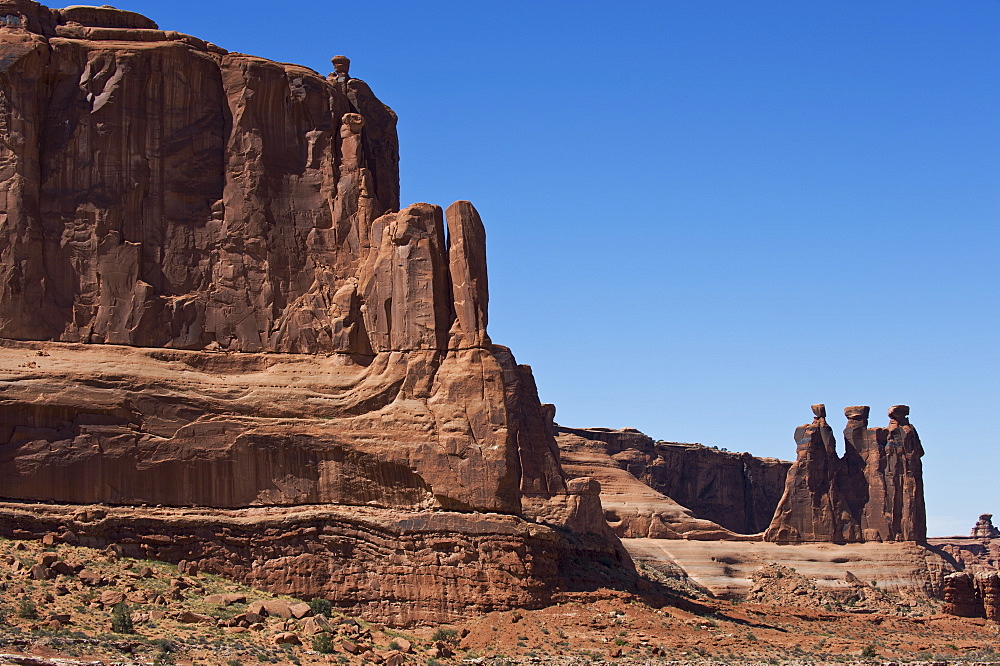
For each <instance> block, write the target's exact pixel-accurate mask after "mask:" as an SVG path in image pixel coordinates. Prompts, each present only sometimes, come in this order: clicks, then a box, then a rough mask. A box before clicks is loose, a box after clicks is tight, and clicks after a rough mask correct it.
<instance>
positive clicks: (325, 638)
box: [312, 632, 334, 654]
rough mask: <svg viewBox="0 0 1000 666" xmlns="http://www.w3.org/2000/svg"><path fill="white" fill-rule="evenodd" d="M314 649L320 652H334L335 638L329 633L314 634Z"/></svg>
mask: <svg viewBox="0 0 1000 666" xmlns="http://www.w3.org/2000/svg"><path fill="white" fill-rule="evenodd" d="M312 649H313V650H315V651H316V652H319V653H320V654H333V651H334V648H333V638H331V637H330V634H328V633H325V632H324V633H320V634H316V635H315V636H313V639H312Z"/></svg>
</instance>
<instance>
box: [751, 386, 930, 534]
mask: <svg viewBox="0 0 1000 666" xmlns="http://www.w3.org/2000/svg"><path fill="white" fill-rule="evenodd" d="M909 411H910V409H909V407H907V406H905V405H896V406H894V407H892V408H891V409H890V410H889V427H888V428H869V427H868V414H869V408H868V407H865V406H857V407H847V408H845V409H844V413H845V415H846V416H847V427H846V428H845V429H844V442H845V452H844V455H843V457H840V456H838V455H837V450H836V442H835V440H834V438H833V432H832V431H831V430H830V427H829V426H828V425H827V423H826V408H825V407H824V406H823V405H813V413H814V414H815V416H816V418H815V419H814V420H813V422H812V423H811V424H807V425H804V426H801V427H799V428H798V429H797V430H796V431H795V440H796V444H797V457H796V461H795V464H794V465H793V466H792V468H791V470H789V476H788V482H787V484H786V487H785V494H784V495H783V496H782V499H781V502H780V504H779V506H778V510H777V512H776V513H775V516H774V520H773V521H772V523H771V526H770V527H769V528H768V530H767V532H766V533H765V535H764V538H765V539H766V540H768V541H777V542H781V543H792V542H800V541H832V542H835V543H847V542H856V541H917V542H923V541H925V540H926V537H927V526H926V523H927V520H926V511H925V509H924V488H923V469H922V464H921V461H920V459H921V457H922V456H923V454H924V451H923V448H922V446H921V444H920V438H919V437H918V436H917V431H916V429H915V428H914V427H913V426H912V425H910V422H909V419H908V418H907V417H908V415H909Z"/></svg>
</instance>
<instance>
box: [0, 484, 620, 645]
mask: <svg viewBox="0 0 1000 666" xmlns="http://www.w3.org/2000/svg"><path fill="white" fill-rule="evenodd" d="M0 535H2V536H4V537H7V538H22V539H28V538H42V537H43V536H45V535H50V538H53V537H54V538H55V540H56V541H66V542H69V543H74V544H78V545H82V546H89V547H97V548H102V547H107V546H112V547H114V549H115V550H116V551H117V552H119V553H121V554H122V555H125V556H128V557H141V558H151V559H157V560H162V561H166V562H181V561H192V560H196V561H197V563H198V567H199V569H200V570H201V571H202V572H207V573H214V574H220V575H224V576H226V577H228V578H231V579H234V580H238V581H241V582H244V583H247V584H250V585H253V586H255V587H260V588H263V589H267V590H270V591H273V592H275V593H282V594H290V595H293V596H298V597H304V598H312V597H317V596H318V597H324V598H328V599H330V600H331V601H332V602H333V603H334V605H335V606H336V607H337V608H339V609H341V610H342V611H344V612H346V613H348V614H351V615H356V616H359V617H363V618H365V619H367V620H370V621H378V622H386V623H390V624H393V625H395V626H407V625H412V624H429V623H441V622H450V621H453V620H456V619H459V618H462V617H468V616H469V615H473V614H478V613H485V612H490V611H494V610H506V609H511V608H537V607H540V606H544V605H546V604H549V603H551V602H552V599H553V597H554V596H556V595H558V594H559V593H560V592H563V591H572V590H581V589H588V588H590V589H592V588H593V587H596V586H610V587H617V586H622V585H626V586H631V585H634V583H635V581H634V578H633V577H631V575H630V574H629V568H627V567H623V566H622V564H623V563H622V561H621V560H619V559H617V557H616V554H615V552H614V550H613V549H609V548H608V542H607V541H606V540H604V539H601V538H596V537H586V536H581V535H571V534H568V533H567V532H565V531H560V530H555V529H552V528H549V527H546V526H542V525H538V524H535V523H530V522H527V521H525V520H522V519H520V518H517V517H515V516H503V515H497V514H465V513H451V512H401V511H388V510H385V509H377V508H358V507H352V508H345V507H333V506H300V507H296V508H294V509H276V508H273V507H272V508H260V509H243V510H229V511H227V510H205V509H164V508H122V507H109V506H52V505H47V506H43V505H26V504H4V503H0ZM581 560H585V561H586V562H587V563H588V564H587V566H586V567H581V566H579V564H578V562H579V561H581Z"/></svg>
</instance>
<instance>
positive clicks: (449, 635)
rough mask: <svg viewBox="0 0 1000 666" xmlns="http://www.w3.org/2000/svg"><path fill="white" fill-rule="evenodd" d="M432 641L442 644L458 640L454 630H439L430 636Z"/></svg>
mask: <svg viewBox="0 0 1000 666" xmlns="http://www.w3.org/2000/svg"><path fill="white" fill-rule="evenodd" d="M431 640H432V641H441V642H443V643H454V642H455V641H457V640H458V632H457V631H455V630H454V629H445V628H443V627H442V628H439V629H438V630H437V631H435V632H434V635H433V636H431Z"/></svg>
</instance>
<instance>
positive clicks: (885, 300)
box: [116, 0, 1000, 535]
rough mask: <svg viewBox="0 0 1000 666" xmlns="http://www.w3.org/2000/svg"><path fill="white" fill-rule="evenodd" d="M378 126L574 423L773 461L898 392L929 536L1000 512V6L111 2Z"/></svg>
mask: <svg viewBox="0 0 1000 666" xmlns="http://www.w3.org/2000/svg"><path fill="white" fill-rule="evenodd" d="M116 6H118V7H120V8H122V9H132V10H134V11H139V12H142V13H144V14H146V15H147V16H149V17H151V18H153V19H154V20H155V21H157V22H158V23H159V24H160V27H162V28H164V29H173V30H180V31H182V32H189V33H192V34H195V35H197V36H199V37H202V38H205V39H208V40H210V41H213V42H215V43H217V44H219V45H220V46H223V47H225V48H227V49H230V50H233V51H240V52H246V53H253V54H255V55H260V56H264V57H268V58H273V59H275V60H281V61H286V62H296V63H300V64H304V65H307V66H310V67H312V68H314V69H317V70H319V71H320V72H322V73H326V72H328V71H330V69H331V68H330V64H329V58H330V57H331V56H333V55H335V54H340V53H343V54H345V55H348V56H349V57H350V58H351V59H352V60H353V64H352V69H351V73H352V75H354V76H356V77H357V78H361V79H364V80H366V81H367V82H368V83H369V84H370V85H371V86H372V88H373V89H374V90H375V92H376V94H378V95H379V96H380V97H381V98H382V100H383V101H385V102H386V103H387V104H389V105H390V106H391V107H393V109H395V110H396V112H397V113H398V114H399V116H400V122H399V133H400V144H401V154H402V162H401V171H402V198H403V202H404V205H405V204H406V203H410V202H415V201H429V202H432V203H437V204H442V205H447V204H449V203H451V202H452V201H454V200H456V199H470V200H472V201H473V202H474V203H475V204H476V206H477V208H478V209H479V211H480V212H481V214H482V216H483V219H484V221H485V222H486V225H487V231H488V236H489V240H488V243H489V256H490V281H491V284H490V286H491V324H490V332H491V335H492V337H493V340H494V341H495V342H498V343H500V344H505V345H508V346H510V347H511V348H512V349H513V350H514V352H515V354H516V356H517V358H518V360H519V361H520V362H522V363H528V364H530V365H531V366H532V367H533V368H534V371H535V377H536V379H537V382H538V386H539V391H540V393H541V396H542V399H543V400H544V401H547V402H553V403H555V404H556V405H557V407H558V413H557V417H556V418H557V421H559V422H560V423H562V424H564V425H572V426H605V427H614V428H617V427H622V426H632V427H636V428H639V429H641V430H643V431H644V432H646V433H648V434H649V435H651V436H653V437H654V438H657V439H666V440H672V441H689V442H691V441H694V442H702V443H705V444H709V445H716V446H720V447H726V448H728V449H730V450H746V451H750V452H752V453H754V454H756V455H768V456H777V457H782V458H785V459H788V458H790V457H792V456H794V442H793V440H792V431H793V429H794V428H795V426H797V425H799V424H801V423H804V422H806V421H808V420H809V419H810V418H811V413H810V411H809V405H810V404H812V403H816V402H824V403H826V404H827V408H828V410H829V412H830V416H831V418H830V423H831V425H832V426H833V427H834V429H835V431H837V432H838V439H842V438H841V437H839V432H840V430H842V428H843V425H844V422H845V420H844V418H843V412H842V409H843V407H845V406H848V405H857V404H867V405H871V406H872V413H873V419H872V425H885V424H886V423H887V418H886V417H885V412H886V409H887V408H888V407H889V406H890V405H893V404H897V403H903V404H908V405H910V406H911V407H912V414H911V417H912V422H913V424H914V425H915V426H916V427H917V429H918V431H919V432H920V435H921V438H922V440H923V442H924V448H925V449H926V451H927V455H926V457H925V458H924V469H925V481H926V485H927V503H928V513H929V526H930V532H931V534H932V535H945V534H955V533H967V532H968V531H969V530H970V529H971V527H972V524H973V523H974V522H975V519H976V517H977V516H978V514H979V513H982V512H995V513H997V514H998V516H1000V437H998V434H997V433H998V432H1000V425H995V424H994V423H993V419H994V418H997V419H998V420H1000V409H998V405H1000V382H998V370H1000V359H998V356H1000V355H998V350H997V339H998V332H1000V306H998V303H1000V298H998V291H1000V290H998V285H1000V268H998V262H997V253H998V248H1000V231H998V230H1000V225H998V222H1000V40H998V39H997V35H998V34H1000V2H998V1H997V0H963V1H962V2H941V1H940V0H893V1H889V0H886V1H879V0H836V1H834V0H825V1H816V2H800V1H797V0H781V1H778V0H760V1H759V2H747V1H746V0H730V1H721V0H697V1H695V0H685V1H683V2H681V1H678V0H669V1H660V2H622V3H614V4H612V3H605V2H587V1H574V2H521V1H516V0H515V1H511V0H508V1H506V2H492V1H475V2H469V0H463V1H461V2H457V1H456V2H435V1H433V0H428V1H426V2H412V1H409V2H385V1H382V2H380V1H377V0H375V1H371V0H370V1H367V2H361V3H342V2H330V1H329V0H323V1H319V0H300V1H296V0H289V1H288V2H284V3H277V4H276V3H274V2H266V3H265V2H258V1H256V0H244V1H243V2H239V3H235V2H204V1H201V2H195V1H193V0H171V1H170V2H164V0H118V2H117V4H116Z"/></svg>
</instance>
